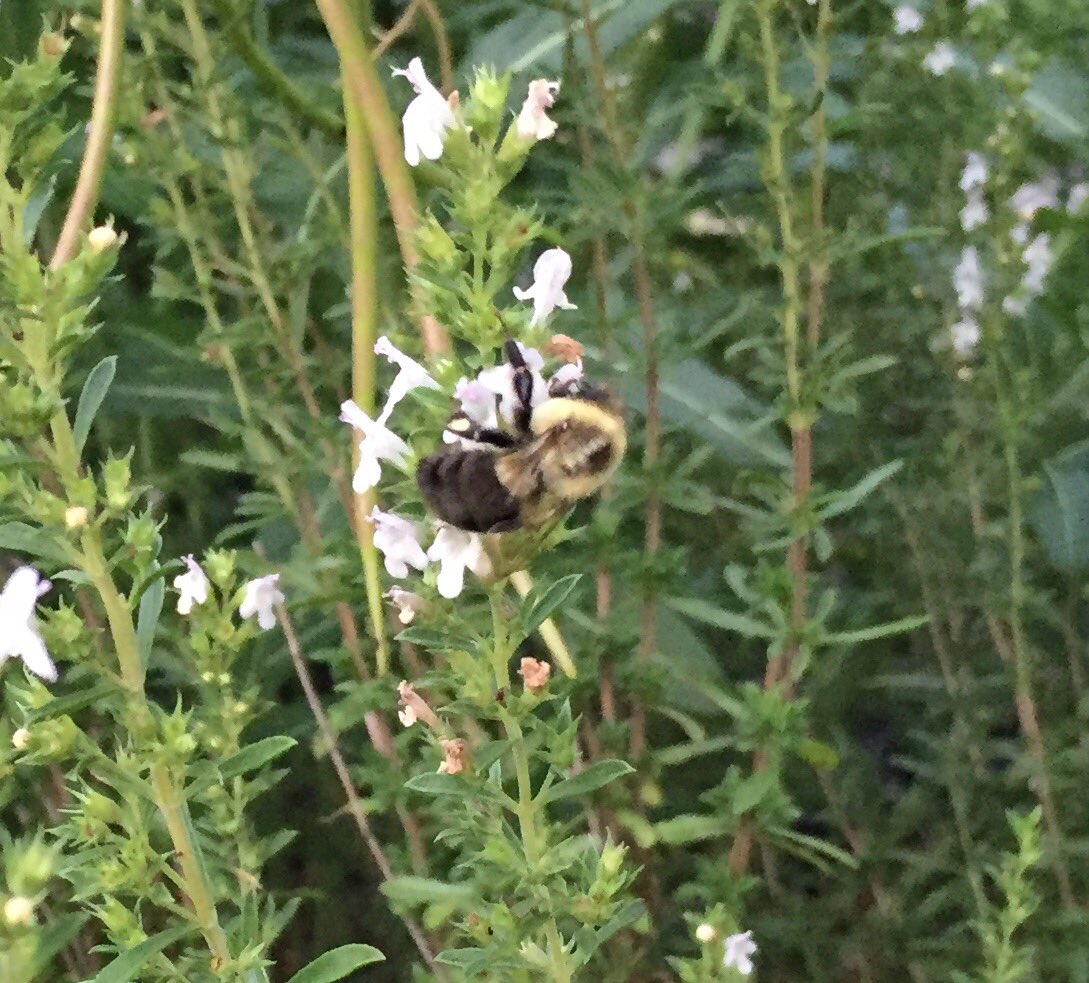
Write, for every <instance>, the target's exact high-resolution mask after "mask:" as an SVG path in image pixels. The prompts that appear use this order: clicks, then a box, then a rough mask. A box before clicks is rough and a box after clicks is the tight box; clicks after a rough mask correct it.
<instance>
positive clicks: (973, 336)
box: [949, 317, 980, 358]
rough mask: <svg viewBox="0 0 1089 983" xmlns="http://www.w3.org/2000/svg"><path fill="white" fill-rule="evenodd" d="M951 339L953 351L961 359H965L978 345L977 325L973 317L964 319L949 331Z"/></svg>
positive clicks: (978, 332) (978, 333)
mask: <svg viewBox="0 0 1089 983" xmlns="http://www.w3.org/2000/svg"><path fill="white" fill-rule="evenodd" d="M949 332H950V334H951V335H952V337H953V351H955V352H956V353H957V355H959V356H960V357H961V358H967V357H968V356H969V355H971V354H972V352H974V351H975V349H976V345H978V344H979V338H980V331H979V323H978V322H977V321H976V319H975V318H974V317H965V318H962V319H961V320H960V321H958V322H957V323H956V324H954V325H953V326H952V327H951V328H950V329H949Z"/></svg>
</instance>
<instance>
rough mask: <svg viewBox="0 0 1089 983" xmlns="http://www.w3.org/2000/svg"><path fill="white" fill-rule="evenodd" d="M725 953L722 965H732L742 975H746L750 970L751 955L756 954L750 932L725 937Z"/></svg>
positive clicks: (751, 967) (751, 966) (751, 968)
mask: <svg viewBox="0 0 1089 983" xmlns="http://www.w3.org/2000/svg"><path fill="white" fill-rule="evenodd" d="M725 950H726V951H725V955H724V956H723V959H722V965H723V966H725V967H727V968H729V967H730V966H733V967H734V968H735V969H736V970H737V971H738V972H739V973H740V974H741V975H742V976H748V975H749V974H750V973H751V972H752V970H753V965H752V957H753V956H754V955H755V954H756V943H755V942H753V940H752V932H739V933H738V934H736V935H731V936H729V937H728V938H727V939H726V944H725Z"/></svg>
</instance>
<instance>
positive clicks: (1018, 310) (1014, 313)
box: [1002, 290, 1032, 317]
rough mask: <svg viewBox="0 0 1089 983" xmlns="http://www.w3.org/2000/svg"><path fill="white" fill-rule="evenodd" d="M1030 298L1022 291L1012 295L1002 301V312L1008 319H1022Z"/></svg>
mask: <svg viewBox="0 0 1089 983" xmlns="http://www.w3.org/2000/svg"><path fill="white" fill-rule="evenodd" d="M1031 300H1032V298H1031V297H1030V296H1029V295H1028V294H1027V293H1025V292H1024V291H1022V290H1019V291H1017V293H1012V294H1010V295H1009V296H1008V297H1006V298H1004V299H1003V301H1002V310H1003V311H1005V312H1006V313H1007V314H1009V316H1010V317H1024V316H1025V312H1026V311H1028V306H1029V301H1031Z"/></svg>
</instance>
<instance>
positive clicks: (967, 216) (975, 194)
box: [960, 188, 991, 232]
mask: <svg viewBox="0 0 1089 983" xmlns="http://www.w3.org/2000/svg"><path fill="white" fill-rule="evenodd" d="M990 215H991V212H990V209H988V208H987V202H986V200H985V199H984V197H983V193H982V192H981V191H979V190H978V189H975V188H973V189H972V190H971V191H969V192H968V200H967V202H965V205H964V207H963V208H962V209H961V210H960V227H961V228H962V229H964V231H965V232H971V231H972V229H975V228H978V227H979V226H981V225H982V224H983V223H984V222H986V221H987V219H988V218H990Z"/></svg>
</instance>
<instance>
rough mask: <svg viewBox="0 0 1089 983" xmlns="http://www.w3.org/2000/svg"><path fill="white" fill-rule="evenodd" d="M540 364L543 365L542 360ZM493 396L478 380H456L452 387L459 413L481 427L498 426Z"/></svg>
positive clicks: (492, 392)
mask: <svg viewBox="0 0 1089 983" xmlns="http://www.w3.org/2000/svg"><path fill="white" fill-rule="evenodd" d="M541 364H542V365H543V364H544V361H543V359H542V362H541ZM486 371H494V370H486ZM481 374H482V375H483V373H481ZM495 396H496V393H495V392H494V391H493V390H492V389H489V388H488V387H487V386H486V385H485V384H484V383H483V382H481V381H480V380H479V379H474V380H473V381H472V382H470V381H469V380H468V379H465V378H462V379H458V384H457V385H456V386H455V387H454V399H456V400H457V401H458V402H459V403H460V404H461V412H462V413H464V414H465V415H466V416H467V417H468V418H469V419H470V420H472V421H473V423H477V424H479V425H480V426H482V427H495V426H498V425H499V421H498V419H497V417H496V415H495Z"/></svg>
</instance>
